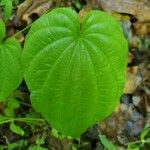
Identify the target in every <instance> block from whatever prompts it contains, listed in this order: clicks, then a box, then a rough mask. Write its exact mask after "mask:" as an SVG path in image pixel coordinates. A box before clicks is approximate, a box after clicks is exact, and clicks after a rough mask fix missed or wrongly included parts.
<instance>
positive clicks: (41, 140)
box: [36, 138, 45, 145]
mask: <svg viewBox="0 0 150 150" xmlns="http://www.w3.org/2000/svg"><path fill="white" fill-rule="evenodd" d="M44 143H45V141H44V139H43V138H41V139H40V138H38V139H37V140H36V144H37V145H42V144H44Z"/></svg>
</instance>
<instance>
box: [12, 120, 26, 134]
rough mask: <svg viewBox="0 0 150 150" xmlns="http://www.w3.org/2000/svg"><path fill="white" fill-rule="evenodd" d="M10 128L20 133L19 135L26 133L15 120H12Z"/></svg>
mask: <svg viewBox="0 0 150 150" xmlns="http://www.w3.org/2000/svg"><path fill="white" fill-rule="evenodd" d="M10 130H11V131H12V132H14V133H16V134H19V135H22V136H23V135H24V131H23V130H22V128H21V127H20V126H18V125H16V124H15V123H14V122H11V123H10Z"/></svg>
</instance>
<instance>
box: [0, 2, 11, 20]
mask: <svg viewBox="0 0 150 150" xmlns="http://www.w3.org/2000/svg"><path fill="white" fill-rule="evenodd" d="M0 7H3V8H4V13H3V17H4V20H5V21H7V20H8V19H9V18H10V16H11V13H12V9H13V4H12V0H0Z"/></svg>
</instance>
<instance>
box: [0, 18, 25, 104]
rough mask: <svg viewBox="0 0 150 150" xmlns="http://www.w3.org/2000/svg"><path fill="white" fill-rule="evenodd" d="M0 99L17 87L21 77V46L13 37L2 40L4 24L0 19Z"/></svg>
mask: <svg viewBox="0 0 150 150" xmlns="http://www.w3.org/2000/svg"><path fill="white" fill-rule="evenodd" d="M0 27H1V29H0V101H3V100H5V98H6V97H7V96H9V95H10V94H11V93H12V92H13V90H15V89H16V88H17V86H18V85H19V83H20V82H21V80H22V77H23V71H22V63H21V47H20V45H19V43H18V42H17V40H16V39H15V38H13V37H12V38H9V39H6V40H3V39H4V37H5V26H4V23H3V22H2V20H0Z"/></svg>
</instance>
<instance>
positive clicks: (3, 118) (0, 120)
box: [0, 115, 6, 124]
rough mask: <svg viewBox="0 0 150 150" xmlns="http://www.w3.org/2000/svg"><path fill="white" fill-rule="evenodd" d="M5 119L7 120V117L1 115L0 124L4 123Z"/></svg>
mask: <svg viewBox="0 0 150 150" xmlns="http://www.w3.org/2000/svg"><path fill="white" fill-rule="evenodd" d="M5 119H6V117H5V116H3V115H0V124H1V122H3V121H4V120H5Z"/></svg>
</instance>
